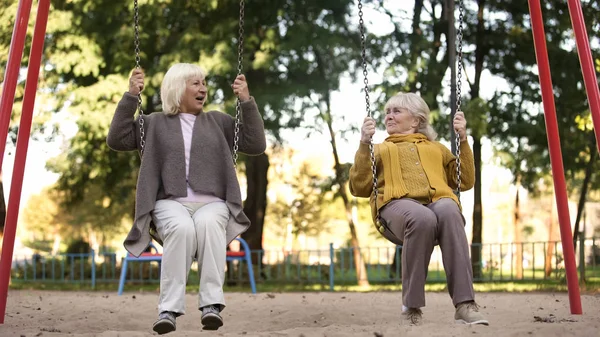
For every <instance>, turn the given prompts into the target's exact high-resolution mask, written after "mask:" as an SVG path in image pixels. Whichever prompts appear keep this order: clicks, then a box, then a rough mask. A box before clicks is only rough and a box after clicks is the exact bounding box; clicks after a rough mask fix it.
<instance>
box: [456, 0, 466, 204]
mask: <svg viewBox="0 0 600 337" xmlns="http://www.w3.org/2000/svg"><path fill="white" fill-rule="evenodd" d="M464 19H465V15H464V4H463V0H458V31H457V41H458V50H457V55H458V67H457V68H458V70H457V76H456V78H457V81H456V82H457V83H456V111H461V110H460V109H461V101H462V71H463V50H462V49H463V48H462V46H463V23H464ZM455 133H456V139H455V142H456V195H457V197H458V198H460V184H461V181H460V174H461V172H460V135H459V134H458V132H455Z"/></svg>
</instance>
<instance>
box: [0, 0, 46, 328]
mask: <svg viewBox="0 0 600 337" xmlns="http://www.w3.org/2000/svg"><path fill="white" fill-rule="evenodd" d="M30 3H31V1H30ZM49 11H50V0H39V1H38V11H37V17H36V20H35V28H34V32H33V40H32V42H31V50H30V53H29V64H28V67H27V81H26V82H25V93H24V96H23V112H22V114H21V121H20V123H19V134H18V136H17V149H16V154H15V164H14V168H13V176H12V182H11V185H10V196H9V199H8V207H7V209H6V223H5V226H4V241H3V243H2V257H1V258H0V324H3V323H4V316H5V314H6V300H7V296H8V285H9V282H10V270H11V263H12V255H13V249H14V244H15V236H16V232H17V220H18V217H19V205H20V201H21V190H22V187H23V175H24V172H25V162H26V159H27V149H28V147H29V137H30V135H31V123H32V120H33V108H34V106H35V96H36V93H37V85H38V79H39V75H40V68H41V67H40V66H41V62H42V53H43V51H44V40H45V38H46V25H47V23H48V14H49ZM26 21H27V20H26Z"/></svg>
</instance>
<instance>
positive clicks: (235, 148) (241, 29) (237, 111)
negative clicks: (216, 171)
mask: <svg viewBox="0 0 600 337" xmlns="http://www.w3.org/2000/svg"><path fill="white" fill-rule="evenodd" d="M244 5H245V4H244V0H240V21H239V30H238V33H239V37H238V66H237V70H238V72H237V74H238V75H241V74H242V63H243V60H244V54H243V52H244ZM241 111H242V103H241V101H240V98H239V96H238V99H237V102H236V105H235V131H234V136H233V167H237V159H238V142H239V139H240V136H239V133H240V115H241Z"/></svg>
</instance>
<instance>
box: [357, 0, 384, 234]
mask: <svg viewBox="0 0 600 337" xmlns="http://www.w3.org/2000/svg"><path fill="white" fill-rule="evenodd" d="M362 8H363V4H362V0H358V18H359V19H358V23H359V27H360V42H361V43H360V45H361V57H362V67H363V76H364V84H365V104H366V110H367V117H371V103H370V99H369V79H368V76H367V75H368V71H367V41H366V33H365V31H366V29H365V21H364V19H363V11H362ZM369 152H370V153H371V170H372V174H373V193H374V202H375V210H376V212H377V216H376V219H377V222H379V223H377V224H376V225H377V228H378V229H379V230H380V231H381V229H380V228H382V227H381V222H382V220H381V218H380V216H379V209H378V208H377V197H378V195H379V190H378V189H377V166H376V163H375V150H374V146H373V138H372V137H371V142H370V143H369Z"/></svg>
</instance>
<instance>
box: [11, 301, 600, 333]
mask: <svg viewBox="0 0 600 337" xmlns="http://www.w3.org/2000/svg"><path fill="white" fill-rule="evenodd" d="M157 297H158V296H157V293H154V292H145V293H133V292H128V293H125V294H124V295H123V296H117V294H116V293H115V292H110V293H108V292H58V291H29V290H11V291H9V296H8V304H7V309H6V316H5V321H4V324H2V325H0V336H2V337H9V336H18V337H20V336H27V337H33V336H103V337H109V336H114V337H116V336H123V337H126V336H127V337H128V336H153V335H156V334H155V333H154V332H153V331H152V328H151V327H152V323H153V322H154V320H155V318H156V315H157V313H156V301H157ZM400 300H401V294H400V293H398V292H374V293H342V292H338V293H325V292H324V293H259V294H257V295H252V294H247V293H227V294H226V301H227V308H226V309H225V311H224V312H223V318H224V321H225V325H224V326H223V327H222V328H221V329H219V330H218V331H202V326H201V324H200V312H199V311H198V310H196V305H197V304H196V301H197V296H196V295H195V294H188V295H187V297H186V306H187V308H188V312H187V314H186V315H184V316H181V317H180V318H178V319H177V331H176V332H173V333H170V334H168V335H165V336H169V337H176V336H294V337H300V336H305V337H309V336H320V337H321V336H328V337H334V336H369V337H376V336H494V337H501V336H544V337H552V336H600V295H582V305H583V315H571V314H570V309H569V308H570V307H569V300H568V296H567V294H566V293H522V294H518V293H479V294H477V301H478V302H479V304H480V305H481V307H482V308H481V311H482V312H483V313H484V314H485V316H486V317H487V318H488V319H489V321H490V325H489V326H467V325H459V324H455V323H454V319H453V317H454V316H453V315H454V310H453V307H452V304H451V302H450V299H449V297H448V295H447V294H446V293H427V306H426V307H425V308H423V312H424V320H423V324H422V325H420V326H411V325H409V324H408V323H407V322H406V321H404V320H403V319H402V316H401V315H400V307H401V302H400ZM536 317H537V318H536ZM539 320H542V322H540V321H539ZM544 321H545V322H544Z"/></svg>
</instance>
